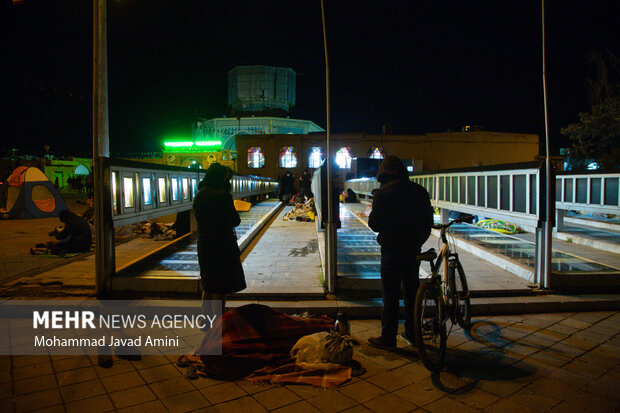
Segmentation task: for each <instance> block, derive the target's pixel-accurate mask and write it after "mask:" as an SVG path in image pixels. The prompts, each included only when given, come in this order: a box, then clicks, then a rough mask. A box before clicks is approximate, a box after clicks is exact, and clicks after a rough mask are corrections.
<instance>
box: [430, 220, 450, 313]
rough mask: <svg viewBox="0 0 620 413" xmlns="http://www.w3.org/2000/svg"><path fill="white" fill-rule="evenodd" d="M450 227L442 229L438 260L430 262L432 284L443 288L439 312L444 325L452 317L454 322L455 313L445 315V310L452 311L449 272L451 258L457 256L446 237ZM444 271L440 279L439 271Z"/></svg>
mask: <svg viewBox="0 0 620 413" xmlns="http://www.w3.org/2000/svg"><path fill="white" fill-rule="evenodd" d="M447 228H448V227H442V228H441V233H440V238H441V244H442V245H441V250H440V251H439V254H438V255H437V258H436V259H435V261H434V262H433V261H430V265H431V278H430V280H431V283H435V284H437V285H438V286H439V287H440V288H441V294H440V301H441V304H440V305H439V308H438V311H439V321H440V322H441V323H442V324H445V323H446V321H447V320H448V316H449V317H450V320H451V321H452V322H454V312H453V311H448V316H446V314H445V310H446V309H449V310H452V308H451V306H450V303H449V300H450V298H451V297H450V295H451V292H449V291H448V285H449V284H448V276H449V275H448V271H449V268H450V258H451V257H453V256H455V254H453V253H452V252H451V251H450V245H449V243H448V238H447V237H446V230H447ZM440 269H441V270H442V276H441V278H439V270H440Z"/></svg>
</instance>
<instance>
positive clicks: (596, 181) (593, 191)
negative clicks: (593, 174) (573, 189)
mask: <svg viewBox="0 0 620 413" xmlns="http://www.w3.org/2000/svg"><path fill="white" fill-rule="evenodd" d="M590 203H591V204H596V205H600V204H601V178H592V179H590Z"/></svg>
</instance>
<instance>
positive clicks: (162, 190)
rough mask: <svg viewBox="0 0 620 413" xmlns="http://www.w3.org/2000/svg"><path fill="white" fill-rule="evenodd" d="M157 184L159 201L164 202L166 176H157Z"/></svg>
mask: <svg viewBox="0 0 620 413" xmlns="http://www.w3.org/2000/svg"><path fill="white" fill-rule="evenodd" d="M157 185H158V186H159V202H161V203H163V202H166V178H158V179H157Z"/></svg>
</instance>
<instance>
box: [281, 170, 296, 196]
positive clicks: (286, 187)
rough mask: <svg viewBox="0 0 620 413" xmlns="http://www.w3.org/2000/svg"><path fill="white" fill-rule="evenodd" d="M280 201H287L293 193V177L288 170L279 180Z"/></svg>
mask: <svg viewBox="0 0 620 413" xmlns="http://www.w3.org/2000/svg"><path fill="white" fill-rule="evenodd" d="M279 187H280V188H279V189H280V201H282V202H286V203H288V201H290V200H291V197H292V196H293V195H295V178H293V174H292V173H291V172H290V171H287V172H286V173H285V174H284V175H283V176H282V178H280V182H279Z"/></svg>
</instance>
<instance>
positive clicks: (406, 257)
mask: <svg viewBox="0 0 620 413" xmlns="http://www.w3.org/2000/svg"><path fill="white" fill-rule="evenodd" d="M418 254H420V248H417V249H413V250H409V251H399V252H396V251H394V252H392V251H389V252H388V251H385V248H382V251H381V284H382V286H383V316H382V318H381V327H382V328H381V337H382V338H383V340H384V341H385V343H386V344H387V345H393V344H395V343H396V334H397V333H398V308H399V299H400V290H401V285H402V288H403V299H404V301H405V335H406V336H407V337H408V338H409V337H414V329H413V311H414V308H413V306H414V304H415V296H416V293H417V291H418V287H419V285H420V279H419V271H420V261H418V260H417V259H416V255H418Z"/></svg>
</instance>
